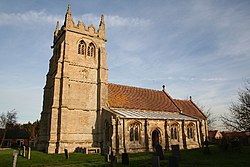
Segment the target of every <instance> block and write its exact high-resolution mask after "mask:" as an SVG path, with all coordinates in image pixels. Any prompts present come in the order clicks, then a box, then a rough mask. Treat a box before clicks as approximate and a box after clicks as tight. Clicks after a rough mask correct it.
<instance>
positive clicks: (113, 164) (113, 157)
mask: <svg viewBox="0 0 250 167" xmlns="http://www.w3.org/2000/svg"><path fill="white" fill-rule="evenodd" d="M110 160H111V164H110V165H111V167H113V166H116V164H117V157H116V156H114V154H113V151H111V155H110Z"/></svg>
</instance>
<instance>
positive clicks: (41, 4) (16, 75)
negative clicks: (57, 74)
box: [0, 0, 250, 126]
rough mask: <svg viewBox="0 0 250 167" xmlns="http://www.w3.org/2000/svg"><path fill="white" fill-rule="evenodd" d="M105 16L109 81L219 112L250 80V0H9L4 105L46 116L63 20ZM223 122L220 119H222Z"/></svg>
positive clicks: (23, 118) (1, 64) (1, 44)
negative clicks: (50, 65) (50, 67)
mask: <svg viewBox="0 0 250 167" xmlns="http://www.w3.org/2000/svg"><path fill="white" fill-rule="evenodd" d="M68 3H70V4H71V12H72V16H73V18H74V21H75V22H77V21H78V20H82V21H83V22H84V23H85V24H86V25H87V26H88V25H90V24H93V25H94V26H95V27H96V28H97V27H98V25H99V22H100V17H101V14H104V16H105V24H106V33H107V34H106V35H107V39H108V42H107V45H106V48H107V54H108V66H109V82H112V83H117V84H124V85H131V86H138V87H143V88H150V89H157V90H161V89H162V85H163V84H165V85H166V89H167V91H168V92H169V94H170V95H171V96H172V97H173V98H177V99H188V97H189V96H192V98H193V100H194V101H196V102H197V103H199V104H200V105H204V106H205V107H206V108H207V109H208V108H211V112H212V113H213V114H214V115H215V116H217V117H219V115H221V114H227V113H228V112H229V111H228V106H229V105H230V104H231V102H232V101H236V99H237V91H238V90H239V88H241V87H243V86H244V82H245V81H246V80H247V79H250V10H249V9H250V1H248V0H245V1H243V0H220V1H217V0H203V1H200V0H188V1H186V0H183V1H182V0H180V1H176V0H168V1H167V0H156V1H150V0H138V1H132V0H131V1H123V0H105V1H103V0H99V1H92V0H89V1H88V0H85V1H77V0H72V1H62V0H53V1H51V0H43V1H40V0H1V1H0V35H1V38H0V58H1V61H0V109H1V112H6V111H8V110H12V109H16V111H17V112H18V121H19V122H21V123H25V122H28V121H31V122H33V121H35V120H37V119H39V118H40V112H41V110H42V98H43V87H44V85H45V79H46V78H45V76H46V74H47V71H48V62H49V59H50V57H51V54H52V50H51V49H50V46H51V45H52V42H53V32H54V30H55V25H56V21H57V20H59V21H60V26H61V25H62V22H63V18H64V15H65V13H66V9H67V5H68ZM219 124H220V123H219V122H218V126H219Z"/></svg>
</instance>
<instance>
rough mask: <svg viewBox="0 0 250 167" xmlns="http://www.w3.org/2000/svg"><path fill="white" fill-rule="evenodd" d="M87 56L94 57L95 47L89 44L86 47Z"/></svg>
mask: <svg viewBox="0 0 250 167" xmlns="http://www.w3.org/2000/svg"><path fill="white" fill-rule="evenodd" d="M88 56H90V57H94V56H95V45H94V44H93V43H90V44H89V46H88Z"/></svg>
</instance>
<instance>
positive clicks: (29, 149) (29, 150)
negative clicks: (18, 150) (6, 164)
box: [28, 147, 31, 159]
mask: <svg viewBox="0 0 250 167" xmlns="http://www.w3.org/2000/svg"><path fill="white" fill-rule="evenodd" d="M30 152H31V148H30V147H29V148H28V159H30Z"/></svg>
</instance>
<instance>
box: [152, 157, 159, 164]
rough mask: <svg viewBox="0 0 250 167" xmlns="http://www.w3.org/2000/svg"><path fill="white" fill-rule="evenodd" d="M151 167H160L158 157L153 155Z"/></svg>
mask: <svg viewBox="0 0 250 167" xmlns="http://www.w3.org/2000/svg"><path fill="white" fill-rule="evenodd" d="M152 167H160V157H159V156H157V155H153V157H152Z"/></svg>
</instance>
